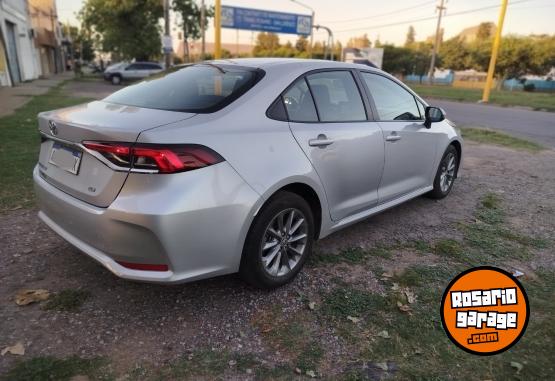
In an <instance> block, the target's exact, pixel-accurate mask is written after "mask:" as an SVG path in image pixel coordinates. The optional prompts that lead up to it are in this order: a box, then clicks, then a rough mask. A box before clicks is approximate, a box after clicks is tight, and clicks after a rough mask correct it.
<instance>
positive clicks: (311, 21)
mask: <svg viewBox="0 0 555 381" xmlns="http://www.w3.org/2000/svg"><path fill="white" fill-rule="evenodd" d="M291 2H293V3H295V4H297V5H300V6H301V7H303V8H306V9H308V10H309V11H310V12H312V19H311V20H310V45H309V46H308V53H309V56H310V58H312V43H313V42H314V30H313V26H314V9H312V8H311V7H309V6H308V5H306V4H304V3H301V2H300V1H298V0H291Z"/></svg>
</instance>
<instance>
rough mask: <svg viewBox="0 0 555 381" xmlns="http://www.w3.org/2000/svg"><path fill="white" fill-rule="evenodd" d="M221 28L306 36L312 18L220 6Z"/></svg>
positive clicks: (310, 26)
mask: <svg viewBox="0 0 555 381" xmlns="http://www.w3.org/2000/svg"><path fill="white" fill-rule="evenodd" d="M222 27H223V28H233V29H247V30H259V31H262V32H274V33H289V34H300V35H304V36H307V35H309V34H310V30H311V28H312V17H311V16H308V15H299V14H295V13H284V12H273V11H263V10H260V9H250V8H240V7H229V6H222Z"/></svg>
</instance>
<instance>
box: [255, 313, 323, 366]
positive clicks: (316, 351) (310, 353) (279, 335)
mask: <svg viewBox="0 0 555 381" xmlns="http://www.w3.org/2000/svg"><path fill="white" fill-rule="evenodd" d="M253 324H254V325H255V326H256V327H257V328H258V329H259V330H260V332H261V333H262V337H263V338H264V341H265V342H266V344H267V345H268V346H270V347H271V348H273V349H274V350H276V351H280V352H281V353H282V354H283V355H284V359H286V360H288V364H285V365H286V368H287V369H291V372H292V371H293V369H295V368H299V369H300V370H301V371H302V372H303V373H305V372H307V371H309V370H312V371H314V372H316V371H317V370H318V367H319V365H320V362H321V361H322V359H323V357H324V355H325V352H324V349H323V348H322V346H321V345H320V343H319V342H318V341H317V340H316V339H315V336H317V333H316V329H317V327H316V326H315V324H314V321H313V319H312V316H310V314H309V313H308V312H306V311H302V312H298V313H297V314H295V315H293V316H288V317H286V316H284V315H283V313H282V312H281V311H280V310H279V306H277V307H276V308H274V309H273V310H271V311H264V312H263V313H262V315H261V316H257V318H256V319H255V320H254V321H253ZM267 371H269V369H266V370H264V372H267ZM289 375H290V376H291V373H289Z"/></svg>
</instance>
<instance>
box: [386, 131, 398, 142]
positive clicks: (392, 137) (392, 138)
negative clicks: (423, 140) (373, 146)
mask: <svg viewBox="0 0 555 381" xmlns="http://www.w3.org/2000/svg"><path fill="white" fill-rule="evenodd" d="M385 140H386V141H388V142H396V141H397V140H401V135H397V134H396V133H392V134H391V135H388V136H386V138H385Z"/></svg>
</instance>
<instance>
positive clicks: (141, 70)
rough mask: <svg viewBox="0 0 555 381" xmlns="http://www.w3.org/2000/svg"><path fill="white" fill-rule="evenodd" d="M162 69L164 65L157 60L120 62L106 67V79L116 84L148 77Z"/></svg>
mask: <svg viewBox="0 0 555 381" xmlns="http://www.w3.org/2000/svg"><path fill="white" fill-rule="evenodd" d="M162 70H163V67H162V65H160V64H159V63H156V62H132V63H128V62H120V63H117V64H114V65H110V66H108V67H107V68H106V70H105V71H104V79H105V80H107V81H110V82H112V84H114V85H119V84H120V83H121V82H122V81H129V80H130V81H133V80H137V79H142V78H146V77H148V76H150V75H152V74H156V73H159V72H161V71H162Z"/></svg>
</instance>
